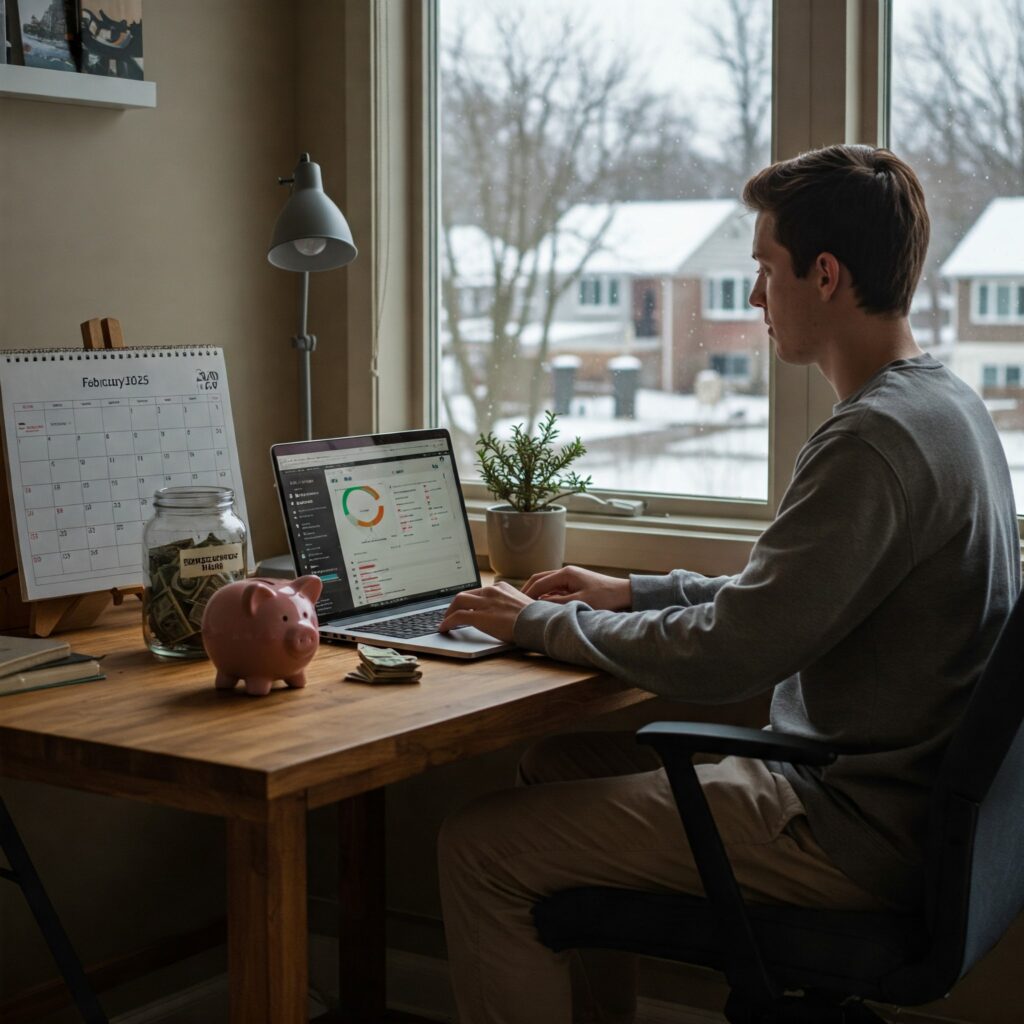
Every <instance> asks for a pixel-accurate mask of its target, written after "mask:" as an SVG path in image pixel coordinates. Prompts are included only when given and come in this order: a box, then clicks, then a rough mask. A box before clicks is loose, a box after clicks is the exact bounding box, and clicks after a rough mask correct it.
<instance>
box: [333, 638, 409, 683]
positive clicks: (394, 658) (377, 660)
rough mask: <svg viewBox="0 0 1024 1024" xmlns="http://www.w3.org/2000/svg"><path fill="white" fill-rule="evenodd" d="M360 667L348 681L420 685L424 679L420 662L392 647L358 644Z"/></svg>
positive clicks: (349, 675)
mask: <svg viewBox="0 0 1024 1024" xmlns="http://www.w3.org/2000/svg"><path fill="white" fill-rule="evenodd" d="M357 647H358V649H359V666H358V667H357V668H355V669H353V671H351V672H349V674H348V675H347V676H345V678H346V679H351V680H353V681H354V682H358V683H418V682H419V681H420V679H422V678H423V673H422V672H421V671H420V661H419V658H417V657H416V656H415V655H413V654H399V653H398V651H394V650H392V649H391V648H390V647H371V646H370V645H369V644H357Z"/></svg>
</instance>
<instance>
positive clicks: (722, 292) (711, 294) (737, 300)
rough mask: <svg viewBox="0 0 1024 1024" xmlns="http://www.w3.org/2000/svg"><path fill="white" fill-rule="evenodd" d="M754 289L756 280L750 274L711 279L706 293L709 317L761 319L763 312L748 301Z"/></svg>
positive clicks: (720, 318) (717, 318)
mask: <svg viewBox="0 0 1024 1024" xmlns="http://www.w3.org/2000/svg"><path fill="white" fill-rule="evenodd" d="M753 288H754V278H753V276H752V275H749V274H735V275H730V276H729V277H712V278H709V279H708V282H707V289H706V292H705V296H706V298H705V301H706V303H707V309H706V313H707V316H708V317H709V318H713V319H716V320H757V319H759V318H760V317H761V310H759V309H757V308H756V307H755V306H751V305H750V303H749V302H748V301H747V298H748V297H749V295H750V293H751V291H752V290H753Z"/></svg>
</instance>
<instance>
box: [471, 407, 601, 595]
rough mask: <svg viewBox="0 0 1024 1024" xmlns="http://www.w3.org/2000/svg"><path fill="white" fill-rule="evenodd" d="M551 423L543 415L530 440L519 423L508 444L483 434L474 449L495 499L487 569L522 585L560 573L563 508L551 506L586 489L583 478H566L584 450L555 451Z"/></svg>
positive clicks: (576, 444) (578, 444)
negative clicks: (536, 576) (549, 572)
mask: <svg viewBox="0 0 1024 1024" xmlns="http://www.w3.org/2000/svg"><path fill="white" fill-rule="evenodd" d="M556 422H557V416H556V415H555V414H554V413H553V412H550V411H548V412H545V414H544V419H543V420H542V421H541V423H540V425H539V427H538V433H537V435H536V436H535V437H531V436H530V435H529V434H527V432H526V431H525V430H524V429H523V425H522V424H521V423H519V424H517V425H516V426H514V427H513V428H512V437H511V438H510V439H509V440H508V441H500V440H498V438H496V437H495V436H494V434H493V433H490V432H488V433H486V434H481V435H480V437H479V439H478V440H477V443H476V455H477V462H478V464H479V466H480V472H481V474H482V476H483V479H484V484H485V485H486V487H487V489H488V490H489V491H490V492H491V494H493V495H494V497H495V498H497V499H498V504H496V505H492V506H491V507H490V508H488V509H487V551H488V555H489V557H490V560H491V568H492V569H493V570H494V571H495V572H496V573H497V574H498V575H499V576H502V577H504V578H506V579H511V580H524V579H527V578H528V577H530V576H532V575H533V574H534V573H535V572H543V571H544V570H546V569H560V568H561V567H562V563H563V561H564V559H565V508H564V507H563V506H561V505H556V504H555V502H556V501H558V499H559V498H566V497H568V496H569V495H570V494H582V493H583V492H585V491H586V489H587V488H588V487H589V486H590V483H591V480H590V477H589V476H588V477H586V478H582V477H580V476H579V475H578V474H577V473H575V472H569V466H570V465H571V464H572V463H573V462H575V461H576V459H578V458H579V457H580V456H581V455H585V454H586V451H587V449H586V448H585V447H584V445H583V442H582V441H581V440H580V439H579V438H578V437H577V438H576V440H575V441H573V442H571V443H570V444H567V445H565V446H564V447H562V448H561V449H556V447H555V438H556V437H558V429H557V427H556Z"/></svg>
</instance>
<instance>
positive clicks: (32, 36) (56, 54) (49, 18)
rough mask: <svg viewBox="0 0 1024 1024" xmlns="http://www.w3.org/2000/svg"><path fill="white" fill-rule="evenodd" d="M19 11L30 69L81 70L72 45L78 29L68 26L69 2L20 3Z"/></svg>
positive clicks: (34, 0) (37, 0)
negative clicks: (67, 3) (67, 4)
mask: <svg viewBox="0 0 1024 1024" xmlns="http://www.w3.org/2000/svg"><path fill="white" fill-rule="evenodd" d="M8 3H10V0H8ZM15 10H16V11H17V12H18V17H17V19H16V21H17V23H18V27H19V28H20V29H21V46H22V51H23V54H24V60H25V66H26V67H31V68H47V69H49V70H51V71H77V70H78V64H77V62H76V61H75V57H74V52H73V50H72V45H71V41H72V39H73V37H74V33H75V31H76V27H77V26H76V25H75V23H74V21H73V20H72V21H71V23H70V24H69V23H68V17H67V6H66V3H65V0H18V3H17V6H16V7H15Z"/></svg>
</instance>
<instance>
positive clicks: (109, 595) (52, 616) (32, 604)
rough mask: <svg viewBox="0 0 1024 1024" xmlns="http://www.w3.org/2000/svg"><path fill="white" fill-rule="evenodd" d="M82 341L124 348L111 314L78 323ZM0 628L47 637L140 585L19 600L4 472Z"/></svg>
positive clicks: (87, 620)
mask: <svg viewBox="0 0 1024 1024" xmlns="http://www.w3.org/2000/svg"><path fill="white" fill-rule="evenodd" d="M82 342H83V345H84V347H85V348H87V349H103V348H124V335H123V334H122V332H121V324H120V322H119V321H117V320H115V319H113V318H112V317H103V318H102V319H100V318H99V317H94V318H93V319H92V320H86V321H85V323H83V324H82ZM0 490H2V493H0V630H16V629H26V628H27V629H28V632H29V633H30V634H32V635H33V636H49V635H50V634H51V633H56V632H60V631H62V630H69V629H84V628H86V627H88V626H91V625H93V623H95V622H96V620H97V619H98V618H99V617H100V615H102V614H103V612H104V611H105V610H106V608H107V606H108V605H109V604H110V603H111V601H113V603H114V604H121V603H122V602H123V601H124V599H125V596H127V595H132V594H134V595H136V596H138V597H139V599H140V600H141V598H142V587H123V588H117V587H115V588H113V589H111V590H99V591H94V592H92V593H88V594H71V595H68V596H67V597H49V598H45V599H44V600H41V601H23V600H22V598H21V584H20V582H19V579H18V552H17V539H16V533H17V531H16V529H15V526H14V522H13V521H12V519H11V502H10V496H9V494H8V483H7V473H6V471H4V472H3V473H0Z"/></svg>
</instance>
